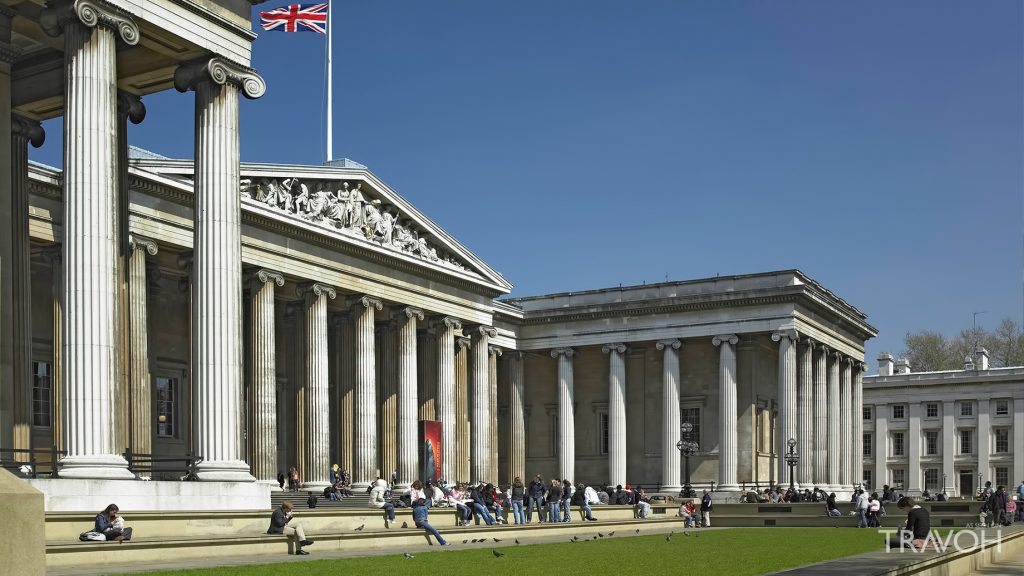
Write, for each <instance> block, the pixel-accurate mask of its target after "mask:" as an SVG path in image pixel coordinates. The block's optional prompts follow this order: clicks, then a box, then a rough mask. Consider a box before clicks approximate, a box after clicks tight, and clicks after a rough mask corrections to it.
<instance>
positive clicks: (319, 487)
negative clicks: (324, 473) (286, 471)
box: [302, 481, 331, 495]
mask: <svg viewBox="0 0 1024 576" xmlns="http://www.w3.org/2000/svg"><path fill="white" fill-rule="evenodd" d="M330 485H331V483H330V482H315V481H314V482H306V483H305V484H303V485H302V489H303V490H305V491H306V492H313V493H314V494H317V495H319V494H323V493H324V488H327V487H328V486H330Z"/></svg>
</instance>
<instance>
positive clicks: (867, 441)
mask: <svg viewBox="0 0 1024 576" xmlns="http://www.w3.org/2000/svg"><path fill="white" fill-rule="evenodd" d="M862 436H863V441H862V442H861V443H862V445H863V446H864V455H865V456H871V434H867V433H865V434H863V435H862Z"/></svg>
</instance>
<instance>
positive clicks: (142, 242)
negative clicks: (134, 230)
mask: <svg viewBox="0 0 1024 576" xmlns="http://www.w3.org/2000/svg"><path fill="white" fill-rule="evenodd" d="M128 248H130V249H131V250H145V251H146V254H149V255H150V256H156V254H157V252H158V251H159V250H160V248H159V247H158V246H157V243H156V242H155V241H153V240H150V239H149V238H143V237H142V236H136V235H135V234H129V235H128Z"/></svg>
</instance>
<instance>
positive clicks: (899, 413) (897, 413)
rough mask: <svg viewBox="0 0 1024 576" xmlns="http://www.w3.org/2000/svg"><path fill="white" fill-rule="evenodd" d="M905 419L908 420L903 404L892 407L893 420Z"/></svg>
mask: <svg viewBox="0 0 1024 576" xmlns="http://www.w3.org/2000/svg"><path fill="white" fill-rule="evenodd" d="M904 418H906V412H905V410H904V406H903V404H897V405H895V406H893V407H892V419H893V420H903V419H904Z"/></svg>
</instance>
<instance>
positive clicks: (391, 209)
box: [133, 158, 512, 293]
mask: <svg viewBox="0 0 1024 576" xmlns="http://www.w3.org/2000/svg"><path fill="white" fill-rule="evenodd" d="M133 164H134V165H136V166H138V167H140V168H143V169H145V170H148V171H152V172H156V173H159V174H162V175H163V176H165V177H169V178H172V179H175V180H179V181H182V180H183V179H187V181H188V183H191V178H192V173H191V162H188V163H187V166H182V162H181V161H174V160H171V161H168V160H162V159H149V160H147V159H142V158H138V159H135V160H134V161H133ZM183 168H187V169H183ZM238 193H239V195H240V197H241V201H242V207H243V210H253V211H257V212H260V213H263V214H265V215H267V216H271V217H274V218H275V219H278V220H281V219H284V220H291V221H293V222H294V223H295V224H296V225H301V226H304V227H312V228H314V229H317V230H319V231H321V232H322V233H324V234H329V235H331V236H335V237H341V238H342V239H344V240H346V241H348V242H350V243H354V244H358V245H360V246H362V247H364V248H370V249H373V250H375V251H382V252H385V253H391V254H393V255H395V256H398V257H402V258H405V259H411V260H413V261H416V262H419V263H421V264H423V265H425V266H429V267H433V268H441V269H443V270H447V271H449V272H451V273H454V274H456V275H458V276H461V277H468V278H467V279H474V280H476V281H478V282H483V283H485V284H488V285H490V286H491V287H493V288H495V289H496V290H497V291H498V292H499V293H502V292H504V293H507V292H508V291H510V290H511V288H512V286H511V284H509V283H508V281H506V280H505V279H504V278H503V277H502V276H501V275H500V274H498V273H497V272H495V271H494V270H493V269H491V268H490V267H489V266H488V265H487V264H486V263H484V262H483V261H482V260H480V259H479V258H478V257H477V256H476V255H474V254H473V253H472V252H470V251H469V250H467V249H466V248H465V247H464V246H462V245H461V244H459V243H458V242H457V241H456V240H455V239H454V238H452V237H451V236H450V235H449V234H447V233H446V232H444V231H443V230H442V229H441V228H440V227H438V226H437V225H436V224H434V223H433V222H432V221H430V220H429V219H428V218H426V217H425V216H424V215H423V214H421V213H420V212H419V211H418V210H416V208H415V207H413V206H412V205H411V204H409V203H408V202H407V201H406V200H405V199H404V198H402V197H401V196H399V195H398V194H397V193H395V192H394V191H393V190H391V189H390V188H388V187H387V186H386V185H385V184H383V182H381V181H380V180H378V179H376V178H375V177H374V176H373V174H372V173H370V172H369V171H368V170H365V169H352V168H341V169H339V168H332V167H317V166H290V165H288V166H286V165H273V164H259V165H254V164H243V165H242V176H241V180H240V182H239V190H238Z"/></svg>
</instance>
